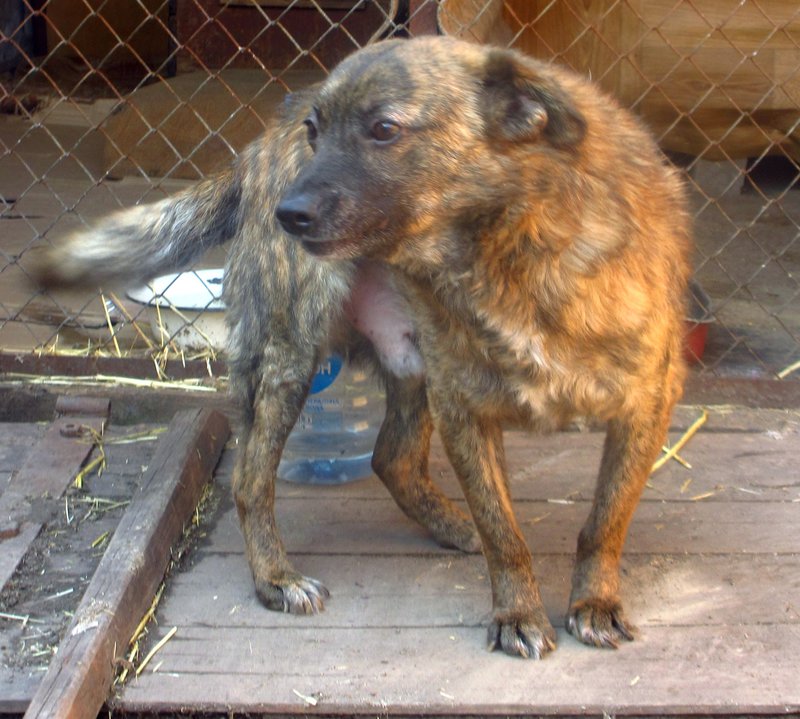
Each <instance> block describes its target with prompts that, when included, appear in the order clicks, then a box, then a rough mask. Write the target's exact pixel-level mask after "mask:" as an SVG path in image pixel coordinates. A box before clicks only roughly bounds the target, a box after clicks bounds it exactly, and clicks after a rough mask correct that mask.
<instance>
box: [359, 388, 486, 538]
mask: <svg viewBox="0 0 800 719" xmlns="http://www.w3.org/2000/svg"><path fill="white" fill-rule="evenodd" d="M432 431H433V422H432V421H431V416H430V410H429V409H428V399H427V395H426V392H425V379H424V377H416V376H412V377H407V378H404V379H400V378H398V377H395V376H394V375H388V376H387V378H386V418H385V419H384V422H383V425H382V426H381V430H380V433H379V434H378V439H377V441H376V444H375V451H374V453H373V458H372V467H373V469H374V470H375V473H376V474H377V475H378V477H380V479H381V481H382V482H383V483H384V484H385V485H386V488H387V489H388V490H389V492H390V494H391V495H392V497H393V498H394V499H395V501H396V502H397V504H398V505H399V507H400V509H402V510H403V512H405V514H406V515H407V516H408V517H410V518H411V519H413V520H415V521H417V522H419V523H420V524H421V525H422V526H423V527H425V528H426V529H427V530H428V531H429V532H430V533H431V534H432V535H433V538H434V539H435V540H436V541H437V542H438V543H439V544H441V545H442V546H444V547H454V548H456V549H460V550H462V551H464V552H478V551H480V548H481V542H480V537H479V536H478V533H477V531H476V529H475V525H474V524H473V523H472V521H471V520H470V519H469V517H468V516H467V515H466V514H465V513H464V512H462V511H461V510H460V509H459V508H458V507H456V506H455V505H454V504H453V503H452V502H451V501H450V500H449V499H448V498H447V497H446V496H445V494H444V493H443V492H442V490H441V489H439V487H437V486H436V485H435V484H434V483H433V482H432V481H431V478H430V474H429V472H428V455H429V453H430V444H431V441H430V440H431V433H432Z"/></svg>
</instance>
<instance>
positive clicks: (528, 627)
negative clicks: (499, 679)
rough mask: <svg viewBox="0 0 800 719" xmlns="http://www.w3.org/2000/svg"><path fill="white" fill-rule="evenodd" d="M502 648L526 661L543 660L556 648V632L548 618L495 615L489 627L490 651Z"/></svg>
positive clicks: (508, 614)
mask: <svg viewBox="0 0 800 719" xmlns="http://www.w3.org/2000/svg"><path fill="white" fill-rule="evenodd" d="M498 647H499V648H501V649H502V650H503V651H504V652H505V653H506V654H511V655H512V656H519V657H523V658H524V659H542V658H544V656H545V654H547V653H548V652H551V651H553V650H554V649H555V648H556V632H555V629H553V627H552V625H551V624H550V622H549V621H548V619H547V617H541V618H534V617H532V616H514V615H513V614H511V613H507V612H506V613H501V614H495V616H494V618H493V619H492V623H491V624H490V625H489V651H494V650H495V649H497V648H498Z"/></svg>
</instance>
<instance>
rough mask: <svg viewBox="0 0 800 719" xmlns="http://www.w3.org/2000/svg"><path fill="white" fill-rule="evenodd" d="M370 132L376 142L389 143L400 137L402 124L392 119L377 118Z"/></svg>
mask: <svg viewBox="0 0 800 719" xmlns="http://www.w3.org/2000/svg"><path fill="white" fill-rule="evenodd" d="M369 134H370V136H371V137H372V139H373V140H375V141H376V142H379V143H381V144H384V145H388V144H389V143H390V142H394V141H395V140H396V139H397V138H398V137H400V125H398V124H397V123H396V122H392V121H391V120H377V121H376V122H374V123H373V124H372V127H371V128H370V129H369Z"/></svg>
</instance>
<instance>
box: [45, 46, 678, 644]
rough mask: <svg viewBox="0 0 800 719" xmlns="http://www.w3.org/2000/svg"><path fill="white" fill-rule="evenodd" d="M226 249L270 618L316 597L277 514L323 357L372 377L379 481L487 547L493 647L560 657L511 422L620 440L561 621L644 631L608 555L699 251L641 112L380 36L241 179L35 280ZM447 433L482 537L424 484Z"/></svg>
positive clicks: (550, 80)
mask: <svg viewBox="0 0 800 719" xmlns="http://www.w3.org/2000/svg"><path fill="white" fill-rule="evenodd" d="M228 240H230V242H231V247H230V252H229V264H228V267H227V270H226V272H227V274H226V283H225V298H226V304H227V307H228V313H227V315H228V323H229V328H230V358H229V362H230V373H231V381H232V386H233V390H234V392H235V393H236V395H237V396H238V400H239V402H240V404H241V405H242V407H243V408H244V410H245V428H246V429H245V435H244V438H243V442H242V445H241V446H242V449H241V451H240V452H239V455H238V458H237V465H236V469H235V473H234V493H235V499H236V505H237V508H238V511H239V516H240V519H241V523H242V527H243V532H244V537H245V542H246V547H247V556H248V560H249V563H250V567H251V570H252V574H253V577H254V581H255V586H256V591H257V594H258V596H259V597H260V598H261V600H262V601H263V603H264V604H265V605H266V606H267V607H270V608H272V609H278V610H283V611H292V612H315V611H319V610H321V609H322V607H323V603H324V600H325V598H326V597H327V595H328V593H327V590H326V589H325V588H324V586H323V585H322V584H320V583H319V582H318V581H317V580H314V579H311V578H308V577H304V576H303V575H301V574H299V573H298V572H297V571H296V570H295V569H294V568H293V567H292V566H291V565H290V564H289V562H288V560H287V558H286V553H285V550H284V548H283V545H282V543H281V541H280V537H279V535H278V531H277V528H276V526H275V521H274V515H273V504H274V480H275V473H276V470H277V466H278V462H279V459H280V455H281V451H282V448H283V445H284V443H285V441H286V438H287V436H288V434H289V432H290V430H291V428H292V426H293V425H294V422H295V421H296V419H297V417H298V415H299V412H300V409H301V407H302V404H303V401H304V398H305V396H306V393H307V391H308V387H309V384H310V381H311V377H312V375H313V373H314V370H315V367H316V365H317V362H318V361H319V359H320V358H321V357H322V356H323V355H324V353H325V352H326V351H327V348H328V347H329V346H334V347H337V348H345V349H346V350H347V351H348V353H349V356H350V357H351V358H352V359H353V360H355V361H359V360H361V361H366V362H371V363H373V364H374V365H376V366H378V367H379V368H380V374H381V376H382V378H383V380H384V382H385V385H386V393H387V414H386V418H385V421H384V423H383V425H382V427H381V431H380V433H379V436H378V440H377V443H376V447H375V452H374V456H373V467H374V469H375V472H376V474H377V475H378V476H379V477H380V478H381V480H382V481H383V482H384V484H385V485H386V486H387V488H388V489H389V491H390V493H391V494H392V496H393V497H394V498H395V500H396V501H397V503H398V504H399V506H400V507H401V508H402V509H403V511H404V512H405V513H406V514H407V515H408V516H410V517H412V518H413V519H415V520H417V521H418V522H420V523H421V524H422V525H423V526H424V527H426V528H427V529H428V530H429V532H430V533H431V534H432V535H433V537H434V538H435V539H436V540H437V541H439V542H440V543H441V544H443V545H445V546H449V547H455V548H458V549H461V550H464V551H475V550H477V549H478V548H481V549H482V551H483V553H484V555H485V557H486V561H487V564H488V568H489V576H490V580H491V589H492V603H493V608H492V616H491V620H490V624H489V630H488V644H489V648H490V649H495V648H502V649H503V650H504V651H505V652H507V653H509V654H512V655H518V656H522V657H531V658H541V657H543V656H545V655H546V654H547V653H548V652H549V651H551V650H552V649H554V647H555V632H554V630H553V627H552V625H551V623H550V621H549V618H548V616H547V614H546V612H545V610H544V607H543V605H542V601H541V598H540V593H539V588H538V584H537V581H536V578H535V577H534V575H533V571H532V568H531V553H530V550H529V549H528V547H527V545H526V543H525V541H524V539H523V536H522V532H521V531H520V528H519V525H518V523H517V521H516V519H515V516H514V512H513V507H512V502H511V497H510V492H509V486H508V480H507V476H506V467H505V459H504V453H503V436H502V433H503V429H504V428H505V427H509V426H514V427H523V428H527V429H530V430H532V431H551V430H554V429H557V428H560V427H563V426H564V425H566V424H567V423H569V422H570V421H571V420H573V419H576V418H583V417H587V418H593V419H595V420H599V421H602V422H604V423H606V425H607V434H606V441H605V446H604V450H603V456H602V461H601V466H600V472H599V477H598V481H597V488H596V492H595V497H594V501H593V505H592V509H591V511H590V514H589V517H588V519H587V520H586V523H585V525H584V526H583V528H582V529H581V531H580V534H579V537H578V546H577V557H576V562H575V567H574V571H573V576H572V591H571V596H570V602H569V608H568V610H567V617H566V626H567V629H568V631H569V632H570V633H571V634H573V635H574V636H575V637H577V638H578V639H579V640H581V641H582V642H584V643H586V644H589V645H593V646H599V647H616V646H617V645H618V644H619V643H620V642H622V641H625V640H631V639H633V627H632V626H631V625H630V623H629V621H628V619H627V618H626V615H625V613H624V610H623V607H622V603H621V599H620V596H619V561H620V556H621V552H622V546H623V543H624V539H625V535H626V532H627V528H628V525H629V523H630V520H631V517H632V515H633V512H634V510H635V508H636V505H637V503H638V500H639V497H640V494H641V491H642V489H643V487H644V484H645V482H646V480H647V477H648V475H649V473H650V469H651V467H652V464H653V461H654V460H655V458H656V457H657V455H658V453H659V450H660V447H661V446H662V443H663V441H664V438H665V435H666V431H667V427H668V423H669V418H670V414H671V410H672V408H673V407H674V405H675V403H676V402H677V400H678V399H679V397H680V394H681V391H682V383H683V379H684V376H685V371H686V370H685V365H684V360H683V347H682V344H683V317H684V304H685V296H686V286H687V281H688V276H689V273H690V268H689V259H688V258H689V254H690V247H691V241H690V229H689V220H688V214H687V210H686V200H685V196H684V190H683V186H682V183H681V180H680V178H679V175H678V173H677V172H676V171H675V170H674V169H672V168H671V167H670V166H669V165H668V163H667V162H666V161H665V159H664V158H663V156H662V155H661V153H660V152H659V150H658V148H657V146H656V145H655V143H654V142H653V140H652V139H651V137H650V136H649V134H648V133H647V132H646V131H645V130H644V129H643V127H642V126H641V125H640V124H639V122H638V121H637V120H636V119H635V118H634V117H633V116H632V115H631V114H630V113H628V112H627V111H625V110H623V109H621V108H620V107H619V106H618V105H617V104H616V103H615V102H614V101H613V100H612V99H611V98H609V97H608V96H606V95H604V94H603V93H601V92H600V91H599V90H598V89H597V88H596V87H595V86H594V85H592V84H591V83H590V82H588V81H586V80H585V79H583V78H581V77H579V76H578V75H576V74H573V73H571V72H569V71H567V70H565V69H561V68H558V67H556V66H553V65H549V64H544V63H541V62H538V61H536V60H534V59H532V58H530V57H527V56H525V55H522V54H520V53H517V52H515V51H512V50H506V49H500V48H494V47H489V46H479V45H473V44H468V43H464V42H461V41H458V40H454V39H449V38H441V37H423V38H417V39H413V40H387V41H383V42H380V43H377V44H375V45H372V46H368V47H367V48H365V49H363V50H360V51H358V52H356V53H354V54H353V55H351V56H350V57H349V58H346V59H345V60H344V61H343V62H342V63H341V64H340V65H339V66H337V67H336V68H335V69H334V70H333V71H332V72H331V74H330V75H329V77H328V78H327V79H326V80H325V81H323V82H322V83H321V84H320V85H318V86H316V87H313V88H311V89H309V90H307V91H304V92H301V93H299V94H298V95H297V96H292V97H291V98H290V99H289V100H288V101H287V103H286V105H285V107H284V108H283V110H282V112H281V115H280V117H279V118H278V119H277V120H276V122H275V124H274V125H273V126H272V127H271V128H270V129H269V130H268V131H267V132H266V133H265V134H264V135H263V136H262V137H261V138H259V139H258V140H257V141H256V142H254V143H253V144H252V145H251V146H250V147H249V148H248V149H247V150H245V151H244V152H243V153H242V155H241V157H240V158H239V159H238V161H237V163H236V164H235V166H234V167H233V168H231V169H230V170H228V171H227V172H225V173H223V174H221V175H220V176H218V177H216V178H213V179H212V180H210V181H207V182H203V183H200V184H199V185H197V186H196V187H194V188H192V189H190V190H187V191H185V192H184V193H183V194H181V195H179V196H177V197H175V198H172V199H167V200H164V201H162V202H160V203H157V204H155V205H151V206H147V207H141V208H133V209H130V210H126V211H123V212H121V213H118V214H117V215H114V216H112V217H111V218H109V219H107V220H106V221H104V222H103V223H101V224H100V225H99V226H98V227H96V228H94V229H93V230H91V231H88V232H85V233H80V234H78V235H75V236H72V237H70V238H68V239H67V240H66V241H65V242H64V243H62V244H59V245H57V246H56V247H55V248H53V249H52V251H50V252H49V254H48V256H47V258H46V259H45V261H44V262H43V264H42V267H41V269H40V271H39V277H40V279H41V281H42V282H43V283H44V284H46V285H52V284H63V283H82V282H87V281H92V280H93V281H97V279H98V278H102V279H103V280H104V281H107V280H108V279H113V278H124V279H126V280H128V281H131V280H132V279H134V278H139V279H144V278H148V277H151V276H153V275H154V274H156V273H158V272H163V271H166V270H167V269H173V268H177V267H180V266H186V265H188V264H190V263H191V262H192V261H193V260H194V259H196V258H197V257H198V256H199V255H200V254H201V253H202V252H203V251H204V250H205V249H206V248H208V247H209V246H211V245H214V244H219V243H221V242H224V241H228ZM132 275H133V276H132ZM434 426H435V427H436V429H437V430H438V432H439V434H440V435H441V439H442V442H443V445H444V447H445V450H446V453H447V455H448V458H449V460H450V462H451V463H452V465H453V467H454V469H455V472H456V474H457V476H458V479H459V481H460V484H461V487H462V489H463V491H464V494H465V497H466V500H467V505H468V507H469V510H470V514H471V517H472V520H474V524H473V521H470V519H469V518H468V517H467V516H465V515H464V513H462V512H461V511H460V510H459V509H458V508H457V507H456V506H454V505H453V504H452V503H451V502H450V501H449V500H448V499H447V498H446V497H445V496H444V495H443V494H442V492H441V491H440V490H439V489H438V488H437V487H436V486H435V485H434V484H433V483H432V482H431V480H430V477H429V473H428V469H427V456H428V450H429V446H430V437H431V433H432V430H433V428H434ZM476 530H477V531H476Z"/></svg>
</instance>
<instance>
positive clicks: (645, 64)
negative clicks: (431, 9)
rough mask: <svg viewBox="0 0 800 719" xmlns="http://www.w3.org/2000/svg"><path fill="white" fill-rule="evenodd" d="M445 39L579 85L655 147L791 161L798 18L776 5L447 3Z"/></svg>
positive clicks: (797, 102)
mask: <svg viewBox="0 0 800 719" xmlns="http://www.w3.org/2000/svg"><path fill="white" fill-rule="evenodd" d="M439 22H440V26H441V27H442V29H443V31H445V32H447V33H449V34H453V35H456V36H458V37H464V38H465V39H470V40H473V41H478V42H494V43H501V44H509V42H510V44H512V45H513V46H514V47H517V48H519V49H521V50H523V51H525V52H528V53H530V54H532V55H535V56H536V57H540V58H546V59H554V60H556V61H558V62H562V63H564V64H566V65H569V66H571V67H573V68H574V69H575V70H577V71H578V72H581V73H584V74H587V75H589V76H591V77H592V78H593V79H595V80H596V81H598V82H599V83H600V84H601V85H602V86H603V87H604V88H605V89H606V90H608V91H609V92H611V93H612V94H613V95H615V96H616V97H618V98H619V99H620V101H621V102H622V103H623V104H625V105H626V106H629V107H632V108H634V109H635V110H636V111H637V112H638V113H639V114H640V115H642V116H643V117H644V119H645V120H646V121H647V122H648V123H649V125H650V126H651V127H652V129H653V130H654V131H655V133H656V134H657V135H658V137H659V138H660V141H661V144H662V146H663V147H664V148H666V149H669V150H673V151H679V152H686V153H690V154H693V155H702V156H703V157H705V158H706V159H724V158H727V157H730V158H734V157H748V156H753V155H759V154H761V153H762V152H764V151H767V152H771V153H776V152H781V151H784V152H787V153H789V154H791V155H793V156H794V157H800V128H798V126H797V125H798V107H800V11H799V10H798V7H797V5H796V3H792V2H786V1H785V0H759V2H758V3H754V2H744V3H734V2H730V0H708V1H707V2H703V3H693V2H678V3H676V2H675V0H627V1H626V2H618V1H617V0H562V1H561V2H557V3H552V2H549V1H548V0H505V1H503V0H445V2H444V3H443V5H442V7H441V9H440V12H439Z"/></svg>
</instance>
